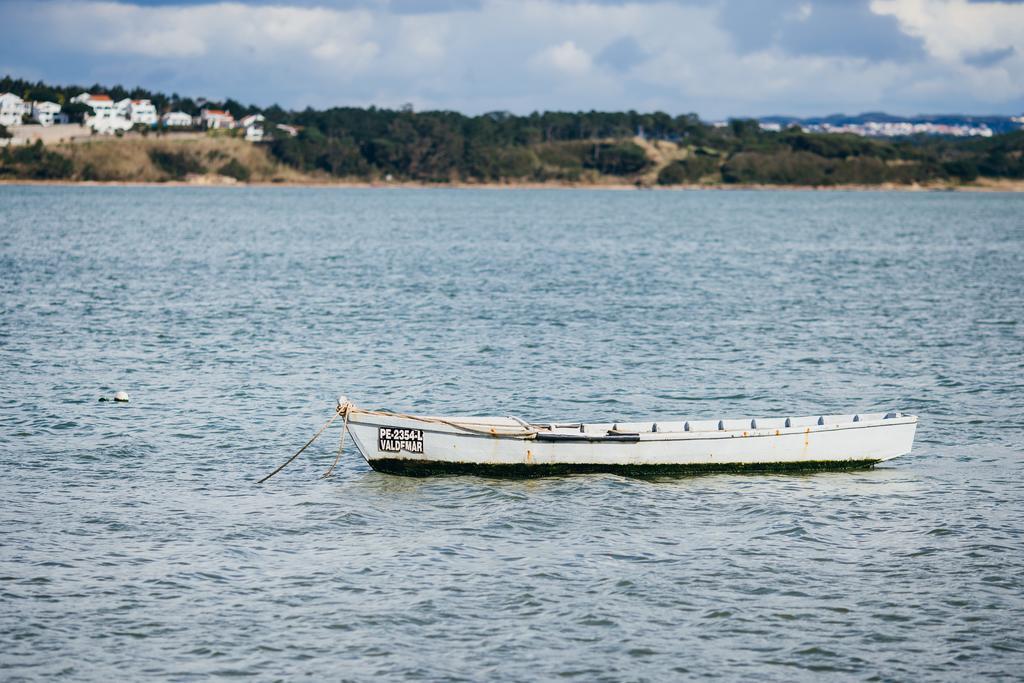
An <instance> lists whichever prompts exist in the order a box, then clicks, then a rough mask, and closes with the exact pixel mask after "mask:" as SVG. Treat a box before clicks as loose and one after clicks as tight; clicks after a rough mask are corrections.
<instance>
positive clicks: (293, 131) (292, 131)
mask: <svg viewBox="0 0 1024 683" xmlns="http://www.w3.org/2000/svg"><path fill="white" fill-rule="evenodd" d="M276 127H277V129H278V130H279V131H281V132H282V133H288V135H290V136H291V137H295V136H296V135H298V134H299V129H298V128H296V127H295V126H289V125H288V124H286V123H279V124H277V126H276Z"/></svg>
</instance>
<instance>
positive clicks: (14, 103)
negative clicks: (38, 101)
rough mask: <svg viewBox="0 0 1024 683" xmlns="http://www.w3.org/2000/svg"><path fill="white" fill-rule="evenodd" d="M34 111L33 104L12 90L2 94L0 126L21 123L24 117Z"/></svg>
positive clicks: (0, 96)
mask: <svg viewBox="0 0 1024 683" xmlns="http://www.w3.org/2000/svg"><path fill="white" fill-rule="evenodd" d="M31 111H32V107H31V105H29V104H28V103H27V102H25V100H23V99H21V98H20V97H18V96H17V95H15V94H14V93H12V92H5V93H4V94H2V95H0V126H17V125H21V122H22V117H23V116H25V114H29V113H31Z"/></svg>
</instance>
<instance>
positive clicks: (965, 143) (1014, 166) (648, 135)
mask: <svg viewBox="0 0 1024 683" xmlns="http://www.w3.org/2000/svg"><path fill="white" fill-rule="evenodd" d="M2 91H11V92H14V93H16V94H19V95H21V96H23V97H24V98H25V99H48V100H52V101H57V102H66V101H67V100H68V99H70V97H73V96H74V95H77V94H78V93H80V92H83V91H90V92H106V93H108V94H109V95H110V96H111V97H112V98H114V99H115V100H116V99H120V98H123V97H132V98H136V99H140V98H144V99H150V100H152V101H153V102H154V104H155V105H156V106H157V108H158V110H161V111H163V110H169V109H181V110H183V111H185V112H188V113H190V114H195V113H198V110H199V108H200V106H203V105H201V100H193V99H191V98H187V97H181V96H179V95H178V94H177V93H173V94H171V95H164V94H162V93H158V92H151V91H148V90H145V89H143V88H133V89H127V88H124V87H122V86H114V87H104V86H100V85H98V84H96V85H92V86H86V87H83V86H60V87H57V86H49V85H46V84H44V83H41V82H38V83H32V82H29V81H25V80H21V79H13V78H10V77H5V78H4V79H2V80H0V92H2ZM206 106H217V107H219V108H224V109H227V110H228V111H230V112H231V113H232V114H233V115H234V116H236V117H241V116H244V115H246V114H250V113H257V112H259V113H262V114H263V115H264V116H265V117H266V119H267V126H266V128H267V130H268V131H269V136H268V141H267V142H266V143H263V144H266V145H267V146H268V150H269V152H270V153H271V154H272V155H273V156H274V157H275V158H276V159H277V160H279V161H280V162H281V163H283V164H286V165H288V166H292V167H294V168H297V169H300V170H302V171H306V172H320V173H324V174H327V175H330V176H335V177H339V178H358V179H380V178H386V177H388V176H390V177H392V178H394V179H396V180H414V181H425V182H440V183H444V182H451V181H469V182H474V181H489V182H494V181H499V182H500V181H510V182H514V181H524V180H526V181H541V182H542V181H548V180H559V181H567V182H590V181H594V180H598V179H600V178H602V177H611V178H615V179H619V180H622V181H630V182H645V181H646V179H647V178H648V177H650V176H653V175H656V182H657V183H658V184H661V185H679V184H701V183H730V184H769V185H842V184H868V185H870V184H879V183H902V184H906V183H928V182H936V181H948V182H971V181H974V180H976V179H978V178H979V177H988V178H1012V179H1021V178H1024V131H1015V132H1012V133H1007V134H1003V135H996V136H993V137H991V138H943V137H934V136H914V137H908V138H896V139H890V138H886V139H880V138H865V137H860V136H856V135H849V134H832V133H805V132H803V131H801V130H799V129H789V130H783V131H781V132H770V131H764V130H762V129H761V128H760V126H759V124H758V122H757V121H756V120H752V119H733V120H731V121H729V123H728V125H726V126H714V125H710V124H707V123H705V122H702V121H701V120H700V118H699V117H698V116H697V115H696V114H683V115H679V116H671V115H669V114H666V113H664V112H654V113H646V114H645V113H638V112H635V111H628V112H596V111H590V112H543V113H540V112H534V113H532V114H528V115H524V116H517V115H513V114H510V113H508V112H491V113H487V114H481V115H477V116H466V115H463V114H460V113H457V112H451V111H425V112H415V111H413V110H412V108H411V107H408V106H407V107H403V108H402V109H399V110H391V109H379V108H376V107H369V108H366V109H361V108H353V107H336V108H331V109H327V110H323V111H317V110H313V109H306V110H304V111H287V110H285V109H283V108H281V107H279V106H277V105H274V106H271V107H267V108H263V109H260V108H258V107H255V106H253V105H244V104H242V103H239V102H236V101H234V100H231V99H228V100H225V101H223V102H218V103H216V105H214V103H206ZM276 124H286V125H288V126H291V127H292V128H294V129H295V130H297V134H296V135H295V136H292V135H291V134H288V133H285V132H283V131H282V130H281V129H277V128H276ZM637 136H642V137H643V138H645V139H647V140H654V141H668V142H672V143H675V144H676V145H677V146H678V151H677V152H676V153H675V154H674V157H678V158H676V159H675V160H674V161H672V162H671V163H669V164H667V165H664V166H663V167H661V168H660V170H659V171H658V173H657V174H654V169H655V168H656V167H655V166H654V163H655V162H654V160H653V159H652V158H651V156H649V155H648V152H647V150H646V149H645V148H644V147H643V146H641V145H639V144H637V143H636V141H635V140H636V138H637ZM673 149H675V148H673ZM43 152H45V150H43ZM26 154H28V153H26ZM31 154H33V155H35V157H33V158H36V157H37V158H38V159H40V162H39V163H41V164H43V166H44V167H45V170H44V171H40V172H43V173H55V172H58V171H59V170H60V169H59V168H58V167H57V166H56V165H55V164H56V162H53V161H52V160H50V161H46V162H45V163H44V162H43V161H41V160H42V159H44V158H46V157H44V156H41V155H42V152H40V151H39V150H36V151H34V152H32V153H31ZM8 158H11V157H9V156H6V157H5V159H8ZM153 161H154V163H156V164H157V165H158V166H160V167H161V168H166V169H167V172H168V173H171V174H172V175H174V176H178V175H181V174H183V173H187V172H191V171H193V170H194V169H189V168H186V166H185V162H184V161H183V160H182V159H175V158H171V157H167V158H164V157H161V158H160V159H153ZM23 162H24V163H22V162H18V164H22V165H21V166H18V168H21V169H22V170H21V171H19V172H25V169H26V168H27V166H25V165H24V164H28V163H29V162H28V161H25V160H23ZM4 163H5V167H2V168H0V174H8V175H10V174H11V173H12V172H14V171H13V170H12V169H11V168H7V167H6V164H7V163H8V162H6V161H5V162H4ZM226 170H228V171H230V172H231V173H230V174H231V175H233V176H235V177H240V178H241V177H243V176H244V169H240V168H231V169H226Z"/></svg>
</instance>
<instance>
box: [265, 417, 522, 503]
mask: <svg viewBox="0 0 1024 683" xmlns="http://www.w3.org/2000/svg"><path fill="white" fill-rule="evenodd" d="M353 412H359V413H363V414H364V415H381V416H384V417H397V418H400V419H404V420H416V421H418V422H428V423H432V424H441V425H447V426H448V427H451V428H453V429H458V430H461V431H464V432H469V433H471V434H484V435H487V436H504V437H508V438H512V439H532V438H533V437H535V436H537V432H538V431H539V430H538V429H533V428H532V425H529V424H527V423H525V422H523V421H522V420H520V419H518V418H512V419H514V420H515V421H516V422H518V423H519V424H520V425H522V426H523V427H526V429H523V430H521V431H515V432H499V431H496V429H495V428H494V427H491V428H490V429H480V428H477V427H472V426H470V424H468V423H462V422H455V421H453V420H445V419H444V418H441V417H425V416H422V415H409V414H407V413H393V412H391V411H389V410H367V409H365V408H356V406H355V405H353V404H352V402H351V401H347V400H343V399H339V400H338V406H337V408H335V409H334V414H333V415H331V418H330V419H329V420H327V422H325V423H324V425H323V426H322V427H320V429H319V431H317V433H316V434H314V435H313V438H312V439H310V440H309V441H307V442H306V445H305V446H303V447H302V448H300V449H299V450H297V451H296V452H295V455H293V456H292V457H290V458H288V459H287V460H285V461H284V462H283V463H281V465H280V466H278V468H277V469H276V470H274V471H273V472H271V473H270V474H268V475H267V476H265V477H263V478H262V479H260V480H259V481H258V482H256V483H257V484H262V483H263V482H265V481H267V480H268V479H270V478H271V477H273V476H274V475H276V474H277V473H278V472H280V471H281V470H283V469H284V468H285V467H288V465H290V464H292V461H294V460H295V458H297V457H299V456H300V455H302V452H303V451H305V450H306V449H307V448H309V447H310V446H311V445H312V444H313V442H314V441H316V440H317V439H318V438H320V435H321V434H323V433H324V432H325V431H326V430H327V428H328V427H330V426H331V425H332V424H333V423H334V421H335V420H336V419H338V416H339V415H341V416H343V417H344V421H343V423H342V426H341V439H340V440H339V441H338V452H337V454H336V455H335V456H334V462H333V463H331V466H330V467H328V468H327V471H326V472H324V473H323V474H321V475H320V478H321V479H326V478H327V477H329V476H331V475H332V474H334V468H335V467H337V465H338V463H339V462H340V461H341V454H342V453H343V452H344V450H345V433H346V432H347V431H348V419H349V416H351V415H352V413H353Z"/></svg>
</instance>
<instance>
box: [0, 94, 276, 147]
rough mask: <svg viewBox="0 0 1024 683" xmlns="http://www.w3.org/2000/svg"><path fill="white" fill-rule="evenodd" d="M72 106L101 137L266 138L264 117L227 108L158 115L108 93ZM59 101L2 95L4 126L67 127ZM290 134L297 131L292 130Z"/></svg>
mask: <svg viewBox="0 0 1024 683" xmlns="http://www.w3.org/2000/svg"><path fill="white" fill-rule="evenodd" d="M70 103H71V104H80V105H84V106H85V107H86V110H85V111H84V112H83V115H82V120H81V122H80V123H81V125H82V126H84V127H86V128H88V129H89V130H90V131H92V132H94V133H99V134H106V135H116V134H118V133H125V132H127V131H130V130H133V129H139V128H165V129H173V130H189V129H191V130H221V129H225V130H229V129H239V130H241V131H243V137H244V138H245V139H246V140H249V141H251V142H259V141H261V140H263V137H264V123H265V121H266V117H265V116H263V114H258V113H257V114H249V115H247V116H244V117H242V118H241V119H239V120H237V121H236V120H235V117H234V116H232V114H231V112H229V111H225V110H223V109H212V108H203V109H201V110H200V112H199V115H198V116H192V115H191V114H188V113H187V112H183V111H167V112H164V113H162V114H160V113H158V112H157V110H156V106H155V105H154V104H153V102H152V101H150V100H148V99H131V98H129V97H126V98H123V99H120V100H118V101H116V102H115V101H114V100H113V99H112V98H111V97H110V95H107V94H104V93H89V92H83V93H81V94H80V95H76V96H75V97H72V98H71V100H70ZM63 109H64V108H63V107H62V106H61V105H60V104H57V103H56V102H40V101H31V102H30V101H26V100H24V99H22V98H21V97H19V96H18V95H15V94H14V93H11V92H5V93H2V94H0V125H2V126H4V127H6V128H11V127H14V126H22V125H33V124H34V125H39V126H44V127H49V126H53V125H67V124H69V123H71V120H70V119H71V117H70V115H69V114H68V113H66V112H65V111H63ZM284 128H285V130H287V131H288V132H289V133H290V134H294V130H288V128H289V127H288V126H285V127H284Z"/></svg>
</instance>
